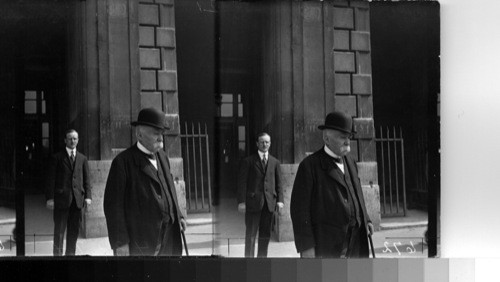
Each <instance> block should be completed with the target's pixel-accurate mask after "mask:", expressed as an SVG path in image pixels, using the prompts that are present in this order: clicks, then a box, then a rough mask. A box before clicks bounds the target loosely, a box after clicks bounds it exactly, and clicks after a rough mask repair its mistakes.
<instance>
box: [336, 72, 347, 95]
mask: <svg viewBox="0 0 500 282" xmlns="http://www.w3.org/2000/svg"><path fill="white" fill-rule="evenodd" d="M335 94H351V75H350V74H348V73H336V74H335Z"/></svg>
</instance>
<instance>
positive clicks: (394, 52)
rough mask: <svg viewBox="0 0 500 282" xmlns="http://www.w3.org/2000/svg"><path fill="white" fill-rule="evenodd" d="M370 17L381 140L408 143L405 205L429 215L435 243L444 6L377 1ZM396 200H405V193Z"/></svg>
mask: <svg viewBox="0 0 500 282" xmlns="http://www.w3.org/2000/svg"><path fill="white" fill-rule="evenodd" d="M370 18H371V22H370V26H371V46H372V71H373V104H374V117H375V129H376V131H377V138H379V139H383V138H385V137H389V138H394V136H396V137H397V138H399V137H402V139H403V140H404V150H403V151H401V153H402V154H403V156H404V167H403V168H404V169H405V172H406V173H405V179H403V180H402V181H404V183H403V184H405V186H406V191H405V192H406V204H407V206H408V209H415V210H423V211H426V212H428V222H429V224H428V226H429V227H428V229H429V233H431V232H432V233H433V234H432V235H433V236H430V235H429V237H430V238H429V240H431V237H432V238H434V239H435V238H436V236H435V235H436V226H437V224H436V220H437V219H438V218H439V217H438V216H437V215H436V213H437V212H439V208H438V206H437V203H438V202H439V200H438V199H439V191H440V188H439V183H440V181H439V179H440V168H439V163H440V161H439V160H440V156H439V143H440V141H439V138H440V137H439V134H440V133H439V109H438V107H439V91H440V86H439V85H440V76H439V71H440V62H439V54H440V45H439V42H440V21H439V3H437V2H433V1H432V2H429V1H425V2H423V1H422V2H410V3H408V2H390V3H387V2H372V3H370ZM382 135H384V136H382ZM387 148H389V147H387ZM391 148H393V147H391ZM398 148H401V147H398ZM386 150H387V149H386ZM381 153H382V152H381V150H380V149H377V155H378V159H379V161H378V170H379V184H380V186H381V187H380V194H381V213H382V216H384V208H386V211H388V209H387V203H384V202H383V200H384V198H383V197H384V196H383V193H384V191H385V193H386V195H389V194H390V192H391V189H390V188H388V187H387V186H388V185H387V184H388V182H389V181H390V179H388V176H387V175H385V176H384V175H383V169H382V167H381V165H382V162H381V161H380V159H381ZM382 158H383V157H382ZM392 158H394V156H392ZM387 159H388V158H387V157H386V158H385V160H387ZM400 160H401V159H400ZM388 169H390V166H389V167H388V166H387V162H386V171H387V170H388ZM393 172H394V170H393ZM392 179H393V183H394V179H395V178H394V176H393V178H392ZM384 181H385V183H384ZM382 186H385V187H382ZM384 188H385V190H384ZM392 195H395V194H394V193H393V194H392ZM394 200H395V201H398V202H401V201H402V198H401V193H400V194H399V195H398V196H395V198H394ZM388 215H390V213H388ZM435 246H436V245H434V244H432V242H429V256H433V255H435V249H434V250H433V249H432V248H435Z"/></svg>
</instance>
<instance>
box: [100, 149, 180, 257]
mask: <svg viewBox="0 0 500 282" xmlns="http://www.w3.org/2000/svg"><path fill="white" fill-rule="evenodd" d="M157 161H158V164H159V165H160V164H161V167H162V168H163V174H164V175H165V178H166V181H167V184H168V187H166V189H170V193H171V195H172V200H173V204H174V210H175V211H176V214H177V218H175V220H176V222H175V224H174V228H175V231H174V238H172V240H174V254H179V255H181V254H182V243H181V240H180V227H179V222H180V218H183V217H184V215H183V214H182V213H181V211H180V209H179V206H178V203H177V194H176V192H175V185H174V182H173V179H172V174H171V173H170V164H169V161H168V158H167V156H166V154H165V152H164V151H162V150H160V151H159V152H158V154H157ZM150 166H151V163H150V161H149V160H148V159H147V157H145V156H144V153H142V152H141V151H140V150H139V148H137V143H136V144H134V145H133V146H132V147H130V148H128V149H127V150H125V151H123V152H121V153H120V154H118V156H116V157H115V159H114V160H113V162H112V163H111V169H110V171H109V175H108V180H107V182H106V188H105V191H104V215H105V217H106V223H107V227H108V236H109V242H110V244H111V248H113V249H116V248H118V247H120V246H123V245H125V244H129V249H130V255H154V253H155V248H156V245H157V244H158V238H159V234H160V228H161V222H162V211H161V208H160V202H159V201H161V199H158V196H157V194H156V192H155V189H158V190H159V189H161V187H162V186H161V184H160V183H159V182H158V178H157V177H156V176H155V172H154V168H153V169H151V167H150ZM164 192H165V193H167V191H164ZM171 216H172V217H173V216H174V215H171Z"/></svg>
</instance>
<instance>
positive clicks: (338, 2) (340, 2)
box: [333, 0, 349, 7]
mask: <svg viewBox="0 0 500 282" xmlns="http://www.w3.org/2000/svg"><path fill="white" fill-rule="evenodd" d="M333 5H334V6H335V7H349V1H347V0H335V1H333Z"/></svg>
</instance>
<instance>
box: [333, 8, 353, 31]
mask: <svg viewBox="0 0 500 282" xmlns="http://www.w3.org/2000/svg"><path fill="white" fill-rule="evenodd" d="M333 27H335V28H347V29H353V28H354V11H353V9H352V8H333Z"/></svg>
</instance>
